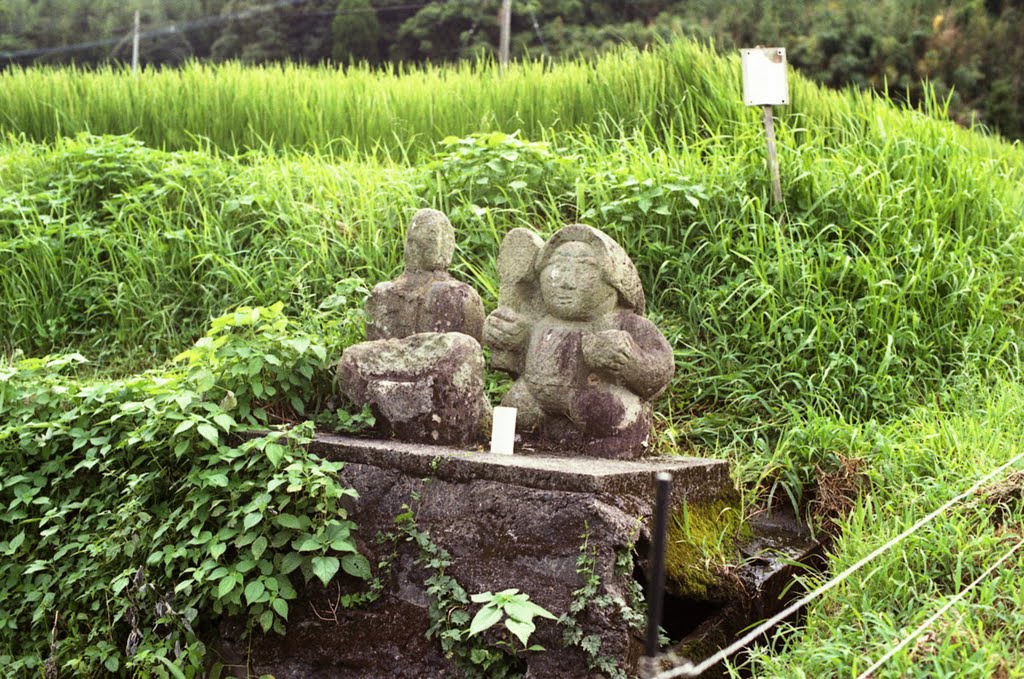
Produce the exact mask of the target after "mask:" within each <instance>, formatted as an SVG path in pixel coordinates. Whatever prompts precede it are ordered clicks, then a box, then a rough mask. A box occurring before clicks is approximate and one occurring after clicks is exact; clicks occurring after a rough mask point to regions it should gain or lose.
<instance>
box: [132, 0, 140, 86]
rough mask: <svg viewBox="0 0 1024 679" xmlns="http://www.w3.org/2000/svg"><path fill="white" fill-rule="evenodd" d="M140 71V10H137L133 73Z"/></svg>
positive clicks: (133, 47)
mask: <svg viewBox="0 0 1024 679" xmlns="http://www.w3.org/2000/svg"><path fill="white" fill-rule="evenodd" d="M138 72H139V10H135V29H134V30H133V31H132V73H133V74H134V73H138Z"/></svg>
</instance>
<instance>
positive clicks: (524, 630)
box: [505, 618, 537, 646]
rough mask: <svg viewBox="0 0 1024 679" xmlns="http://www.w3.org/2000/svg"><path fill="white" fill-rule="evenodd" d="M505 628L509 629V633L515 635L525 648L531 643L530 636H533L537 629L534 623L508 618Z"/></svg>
mask: <svg viewBox="0 0 1024 679" xmlns="http://www.w3.org/2000/svg"><path fill="white" fill-rule="evenodd" d="M505 627H507V628H508V631H509V632H511V633H512V634H514V635H515V637H516V639H519V641H520V642H521V643H522V644H523V646H526V645H527V644H528V643H529V641H530V635H531V634H533V631H534V630H535V629H537V627H536V625H534V624H533V623H532V622H527V621H522V620H513V619H512V618H507V619H506V620H505Z"/></svg>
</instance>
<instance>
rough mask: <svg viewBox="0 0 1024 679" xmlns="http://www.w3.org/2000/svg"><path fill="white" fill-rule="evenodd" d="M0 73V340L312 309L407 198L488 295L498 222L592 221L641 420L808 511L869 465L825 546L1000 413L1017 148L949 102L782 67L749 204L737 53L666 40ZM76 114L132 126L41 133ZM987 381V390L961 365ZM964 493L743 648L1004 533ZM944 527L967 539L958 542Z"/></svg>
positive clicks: (90, 349) (853, 662) (380, 236)
mask: <svg viewBox="0 0 1024 679" xmlns="http://www.w3.org/2000/svg"><path fill="white" fill-rule="evenodd" d="M0 84H2V85H3V87H0V125H2V126H3V127H4V129H6V130H9V131H11V132H13V133H14V134H12V135H10V136H9V137H8V138H7V139H6V140H4V141H3V142H0V350H3V351H8V352H9V351H12V350H21V351H25V352H27V353H30V354H40V353H44V352H48V351H53V350H59V349H64V348H76V349H79V350H84V351H86V352H87V353H90V354H92V355H97V354H98V355H100V356H101V358H103V359H104V360H106V361H109V362H113V363H115V364H117V365H119V367H120V368H121V369H127V368H129V367H137V366H139V365H140V364H143V365H148V364H151V363H155V362H159V361H161V360H162V359H163V358H165V357H167V356H169V355H172V354H173V353H175V352H177V351H179V350H181V349H182V348H184V347H185V346H187V345H188V344H189V343H190V342H191V341H192V340H194V339H195V338H196V337H198V336H199V335H200V334H201V332H202V330H203V328H204V326H205V324H206V321H207V320H208V319H209V318H211V317H213V316H218V315H220V314H222V313H223V312H224V311H226V310H228V309H230V308H232V307H234V306H236V305H240V304H268V303H271V302H274V301H277V300H284V301H286V302H287V303H288V304H289V305H291V307H292V309H291V310H292V311H293V312H299V313H304V314H314V313H321V314H330V313H333V311H332V309H334V308H336V306H337V304H338V300H339V299H341V300H342V303H344V304H347V305H354V304H357V303H358V302H359V300H357V299H355V298H354V297H353V291H354V290H358V284H357V283H353V282H351V281H349V280H347V279H351V278H353V277H359V278H361V279H363V280H364V281H365V282H366V283H367V284H371V283H375V282H377V281H380V280H384V279H387V278H390V277H392V276H394V275H395V273H396V271H397V270H398V269H399V267H400V264H401V251H402V239H403V234H404V226H405V224H406V222H407V220H408V218H409V217H410V216H411V215H412V213H413V212H414V211H415V210H416V209H418V208H420V207H424V206H432V207H436V208H439V209H442V210H444V211H446V212H447V213H448V214H449V215H451V217H452V220H453V222H454V224H455V226H456V229H457V232H458V240H459V248H458V254H457V258H456V259H457V261H456V265H455V272H456V274H457V275H458V276H460V277H461V278H463V279H465V280H468V281H469V282H471V283H473V284H474V286H475V287H476V288H477V289H478V290H479V291H480V292H481V295H482V296H483V297H484V300H485V304H486V305H487V306H488V307H491V306H493V304H494V303H495V301H496V290H497V282H496V273H495V270H494V255H495V252H496V250H497V246H498V244H499V243H500V240H501V237H502V235H503V234H504V233H505V232H506V231H507V230H508V229H510V228H512V227H514V226H529V227H532V228H535V229H537V230H538V231H541V232H544V233H550V232H552V231H554V230H555V229H557V228H558V227H559V226H561V225H563V224H565V223H566V222H570V221H577V220H580V221H585V222H587V223H591V224H593V225H595V226H598V227H600V228H602V229H604V230H606V231H608V232H609V233H611V234H612V235H613V236H614V237H615V238H616V239H617V240H618V241H619V242H621V243H622V244H623V246H624V247H625V249H626V250H627V251H628V252H629V253H630V255H631V256H632V257H633V259H634V260H635V261H636V263H637V266H638V270H639V272H640V274H641V277H642V279H643V284H644V288H645V290H646V291H647V295H648V301H649V309H650V311H649V314H650V315H651V316H652V317H653V318H654V319H655V320H656V321H657V323H658V324H659V326H660V327H661V328H662V329H663V330H664V331H665V333H666V335H667V336H668V338H669V340H670V342H671V344H672V346H673V347H674V350H675V356H676V363H677V372H676V377H675V380H674V383H673V385H672V386H671V388H670V390H669V393H668V394H667V396H666V397H665V398H663V399H662V400H661V401H660V402H659V414H660V417H659V420H658V426H659V434H660V441H661V442H662V444H664V445H666V447H668V446H682V447H684V448H686V449H687V450H691V451H692V450H694V449H696V450H698V451H699V452H703V453H708V454H716V455H728V456H730V457H731V458H732V460H733V462H734V464H735V467H736V470H737V472H736V475H737V477H738V480H739V481H740V482H741V483H745V484H748V485H749V486H750V487H756V488H760V489H761V490H762V491H763V492H764V493H765V494H767V495H773V496H774V497H783V496H788V497H789V498H790V499H791V501H792V502H793V504H795V505H797V506H799V507H801V508H811V509H812V510H813V509H814V508H815V507H820V506H822V503H824V502H827V501H828V500H829V498H828V497H827V494H825V493H824V489H826V488H828V482H829V479H833V480H834V479H836V478H840V479H841V478H844V477H843V474H845V473H847V472H849V471H850V470H851V469H853V470H857V469H860V470H863V471H864V472H865V474H866V478H867V485H866V488H870V489H872V491H873V495H872V496H871V497H872V499H871V500H869V501H865V502H862V503H861V504H859V505H856V506H855V507H854V511H853V513H852V514H851V515H850V517H849V518H848V519H843V518H842V517H841V516H838V517H834V518H835V521H836V522H837V524H836V525H838V526H839V527H840V528H842V529H845V530H846V531H847V534H848V535H849V536H850V537H849V542H848V543H843V542H841V543H839V547H838V553H839V557H838V558H839V561H837V563H846V562H847V561H852V560H855V559H856V558H857V556H858V555H859V554H860V553H863V552H864V551H865V550H866V549H869V548H870V546H871V544H872V541H877V540H880V539H882V534H883V533H886V532H891V533H895V532H898V531H899V529H900V525H903V524H909V523H910V522H912V521H913V520H914V517H916V516H919V515H920V514H922V513H924V512H926V511H927V509H928V508H930V507H931V506H934V505H935V504H937V503H938V501H939V500H940V499H942V498H943V497H948V495H945V496H944V495H943V493H945V492H946V491H947V490H948V488H949V486H951V485H955V484H956V483H957V482H958V481H957V480H958V479H959V478H960V477H962V476H964V475H967V474H969V473H970V471H971V470H972V469H975V468H977V469H983V468H986V467H989V466H991V465H994V464H996V463H997V462H998V460H1000V459H1006V458H1007V455H1006V453H1007V451H1008V450H1009V449H1010V448H1012V446H1013V443H1012V442H1013V441H1015V440H1018V439H1019V434H1020V432H1019V431H1018V430H1019V429H1020V427H1021V421H1022V420H1021V415H1020V412H1019V407H1017V404H1019V402H1020V389H1019V382H1020V381H1021V380H1020V378H1021V367H1022V366H1021V349H1022V348H1024V327H1022V321H1024V307H1022V303H1024V242H1022V239H1024V152H1022V150H1021V148H1020V147H1019V145H1015V146H1011V145H1008V144H1005V143H1003V142H1001V141H1000V140H998V139H996V138H992V137H988V136H985V135H983V134H978V133H975V132H971V131H968V130H964V129H961V128H958V127H956V126H954V125H952V124H950V123H948V122H944V121H942V120H941V118H942V117H943V113H944V110H943V103H942V102H939V101H935V100H931V101H930V102H929V103H928V104H927V107H926V111H925V112H917V111H906V110H899V109H897V108H895V107H894V106H892V105H890V104H889V103H887V102H885V101H883V100H881V99H879V98H878V97H876V96H873V95H869V94H862V93H855V92H842V93H836V92H829V91H825V90H822V89H820V88H818V87H816V86H814V85H812V84H810V83H808V82H807V81H805V80H803V79H801V78H799V77H796V78H794V79H793V82H792V83H791V87H792V100H793V105H792V106H791V107H787V108H785V109H782V110H780V111H779V112H778V113H779V115H778V122H777V134H778V137H779V146H780V156H781V159H782V172H783V189H784V195H785V205H784V206H783V207H780V208H775V207H773V206H772V205H771V204H770V202H769V188H768V181H767V173H766V168H765V161H764V151H763V144H764V141H763V134H762V131H761V129H760V125H759V120H758V113H757V112H756V111H752V110H748V109H746V108H744V107H743V106H742V105H741V103H740V97H739V68H738V63H737V62H736V60H735V59H721V58H719V57H716V56H714V55H713V54H712V53H711V51H710V50H708V49H707V48H704V47H700V46H696V45H693V44H690V43H683V42H681V43H675V44H672V45H668V46H664V47H662V48H659V49H657V50H653V51H650V52H629V51H623V52H619V53H615V54H612V55H609V56H606V57H603V58H601V59H600V60H598V61H597V62H595V63H593V64H590V63H582V62H576V63H566V64H559V65H554V66H550V65H542V64H521V65H518V66H516V67H514V68H512V69H510V70H509V72H508V73H507V74H505V75H499V74H498V73H497V72H496V71H495V70H494V69H493V68H492V67H490V66H486V65H482V66H481V65H461V66H458V67H456V68H454V69H445V70H442V69H434V68H425V69H413V70H408V71H402V72H397V71H391V72H384V73H377V72H370V71H367V70H364V69H359V68H353V69H349V70H348V71H347V72H339V71H333V70H328V69H323V68H319V69H318V68H300V67H290V66H289V67H275V68H257V69H246V68H242V67H240V66H237V65H225V66H221V67H208V66H200V65H192V66H190V67H188V68H186V69H184V70H182V71H169V70H168V71H156V72H147V73H143V74H141V75H140V76H139V77H138V78H132V77H131V76H130V75H128V74H126V73H123V72H119V71H112V70H106V71H102V70H101V71H98V72H81V71H74V70H58V69H50V70H26V71H9V72H7V73H5V74H3V75H0ZM515 130H519V134H518V136H512V135H511V133H512V132H514V131H515ZM83 131H91V132H92V133H129V132H130V133H132V136H116V137H99V136H90V135H83V136H80V137H76V138H69V137H67V136H65V135H70V134H73V133H77V132H83ZM489 131H490V132H494V134H482V135H481V134H474V133H480V132H489ZM506 133H508V134H506ZM449 134H454V135H457V136H459V137H462V138H461V139H456V140H451V139H448V140H446V139H445V136H446V135H449ZM32 140H37V141H32ZM140 140H142V141H140ZM143 141H144V142H145V144H148V146H146V145H143V143H142V142H143ZM324 300H328V303H326V304H325V303H324ZM968 378H969V379H970V380H976V383H972V386H971V387H970V388H964V387H963V386H962V385H963V383H964V380H968ZM993 384H994V385H996V396H995V397H993V398H994V399H995V400H993V401H992V402H989V401H987V400H985V399H984V398H982V397H980V396H978V395H977V394H979V393H983V392H984V391H985V389H986V388H987V387H989V386H990V385H993ZM965 394H968V396H965ZM972 394H973V396H971V395H972ZM1015 437H1016V438H1015ZM833 485H834V484H833ZM854 490H855V489H852V488H846V489H845V490H844V491H842V492H840V493H839V495H840V497H839V499H840V500H843V501H850V502H852V497H846V496H845V495H844V494H843V493H849V494H852V493H853V491H854ZM833 499H834V498H833ZM840 504H841V503H840ZM851 506H853V505H851ZM972 511H973V510H972ZM986 511H987V510H985V509H984V508H982V509H981V510H978V511H973V513H972V512H971V511H969V512H967V513H964V514H961V515H958V516H956V517H954V518H953V519H951V520H950V522H948V523H947V524H944V525H943V526H942V527H940V529H939V534H938V535H937V536H923V537H922V538H921V540H920V541H919V542H917V543H915V545H914V546H915V549H918V551H917V552H914V553H912V554H911V555H910V556H908V557H906V559H905V560H904V561H899V560H898V559H894V560H891V561H888V562H886V563H884V564H882V566H881V567H880V568H881V569H882V571H881V572H883V573H885V574H886V576H887V577H888V578H889V583H895V584H893V585H891V586H887V584H886V583H883V584H878V582H877V581H876V582H875V583H869V582H865V583H863V585H862V588H863V589H862V590H861V591H852V592H841V593H840V594H839V595H837V596H836V597H834V598H832V599H829V600H828V601H827V602H825V603H823V604H822V608H820V609H819V611H818V612H817V613H814V614H812V615H814V616H817V617H816V618H815V621H814V622H812V624H811V625H810V628H809V632H808V633H807V635H806V636H805V637H803V638H796V637H794V640H793V642H792V644H791V645H790V647H789V650H786V651H785V652H784V653H783V654H782V655H779V656H778V657H774V658H760V659H758V660H757V661H756V662H757V665H756V667H757V668H758V669H759V670H764V673H765V674H771V675H789V674H794V667H795V666H796V665H801V666H805V667H807V668H808V669H807V670H806V672H805V674H806V675H811V674H821V673H825V674H830V673H838V674H844V675H845V674H848V673H849V672H850V671H851V668H852V667H862V666H863V663H862V662H861V661H860V660H858V658H859V657H860V656H861V655H863V654H865V653H869V654H870V653H874V652H875V651H878V650H880V647H881V645H882V644H884V642H886V641H887V640H888V639H889V638H890V637H892V636H893V634H894V633H895V632H896V631H897V630H899V629H901V625H904V623H897V622H896V616H897V615H899V614H901V613H902V611H903V608H904V607H905V608H906V610H908V611H910V613H911V614H912V616H911V617H913V616H918V617H920V616H923V615H925V614H926V613H925V609H926V606H925V604H926V603H927V602H928V601H930V600H933V599H935V598H937V597H940V596H943V595H945V594H946V593H948V592H949V591H951V590H952V589H953V588H955V587H956V586H958V585H959V584H961V583H962V581H963V578H964V577H965V575H964V574H968V573H973V572H975V571H977V570H978V563H975V561H977V560H980V561H984V558H982V557H985V558H987V556H988V555H989V554H990V553H994V552H995V551H997V550H996V548H997V547H998V546H999V545H998V544H997V543H998V538H999V534H998V531H999V530H1001V529H1000V528H998V527H993V526H995V524H991V522H989V523H986V522H987V521H989V514H988V513H986ZM1011 511H1013V512H1016V514H1013V516H1015V517H1016V516H1018V514H1019V508H1018V509H1011ZM877 517H883V520H884V522H885V523H886V526H888V527H887V528H886V529H885V530H884V531H881V530H879V529H878V528H877ZM954 548H956V549H963V550H965V551H969V553H970V554H972V555H975V556H976V557H977V559H975V556H972V557H971V558H970V559H968V558H966V557H964V558H961V559H960V561H959V562H958V569H957V570H956V572H955V573H954V574H950V572H949V571H948V569H947V568H946V567H945V566H942V565H941V564H944V563H945V562H946V561H948V558H949V554H950V552H951V551H952V550H953V549H954ZM906 564H909V565H910V568H909V569H908V568H906ZM937 564H940V565H937ZM1019 570H1020V569H1019V568H1016V569H1015V570H1014V572H1015V573H1016V572H1019ZM906 571H909V573H908V572H906ZM904 576H906V577H904ZM1013 577H1016V576H1013ZM1012 582H1019V578H1017V579H1016V580H1012ZM894 591H895V592H897V594H899V593H902V592H909V593H910V594H909V599H907V601H909V602H910V604H912V605H905V604H904V603H899V604H893V603H892V602H893V601H895V599H894V598H893V596H894V595H893V594H892V593H893V592H894ZM984 596H986V597H989V598H988V599H986V601H989V603H990V605H991V607H993V608H992V610H997V609H998V611H997V612H998V614H993V615H989V614H988V613H984V612H981V613H979V615H982V618H981V619H983V620H985V621H991V624H992V625H994V626H996V627H998V628H999V629H1010V628H1008V627H1005V625H1016V628H1015V629H1019V627H1020V625H1019V622H1020V621H1019V619H1018V618H1019V616H1015V615H1014V614H1012V612H1011V613H1006V614H1004V613H1005V608H1006V606H1008V605H1010V604H1012V601H1009V600H1008V599H1007V598H1006V597H1004V596H1002V595H1000V593H999V592H998V591H995V590H991V589H990V590H985V593H984ZM901 601H902V600H901ZM1008 601H1009V603H1008ZM890 604H892V605H890ZM836 610H841V611H843V612H844V614H843V615H842V616H839V617H837V616H836V615H835V611H836ZM978 610H980V609H978ZM873 611H880V613H878V614H877V615H876V614H875V613H874V612H873ZM872 615H876V618H871V616H872ZM986 624H989V623H988V622H986ZM1000 625H1004V627H999V626H1000ZM833 628H834V629H833ZM943 634H945V631H944V632H943ZM858 635H860V636H859V637H858ZM865 635H868V636H870V638H871V639H873V641H865V638H866V637H865ZM954 637H955V634H954V633H953V632H949V634H946V636H940V637H938V638H940V639H942V640H943V644H946V642H949V644H950V646H949V647H950V648H953V649H956V652H955V653H954V652H952V651H951V652H949V653H946V652H944V651H943V652H936V653H935V654H933V655H934V658H936V659H937V660H936V661H935V663H936V664H935V667H934V668H932V669H935V668H938V669H937V670H936V671H935V672H934V673H935V674H942V673H943V672H947V670H949V669H950V668H955V667H956V662H957V658H958V657H962V654H961V655H957V654H959V653H960V651H962V650H963V649H965V648H967V647H966V646H965V645H964V644H963V643H961V641H962V639H960V638H954ZM1011 637H1012V634H1010V633H1007V634H1002V632H998V633H992V634H988V635H987V636H985V637H984V639H983V643H982V642H979V643H978V644H976V645H975V647H973V648H974V650H972V651H970V652H971V653H972V654H973V655H970V656H969V659H970V667H972V668H975V669H977V671H978V672H979V673H985V672H988V673H993V672H995V673H998V671H1000V670H999V668H998V667H997V664H993V663H992V662H989V660H990V659H991V657H994V655H993V654H994V653H997V651H998V649H999V648H1004V649H1007V648H1013V649H1019V643H1018V644H1017V645H1016V646H1012V643H1015V641H1014V638H1011ZM1018 637H1019V635H1018ZM979 638H980V637H979ZM1018 641H1019V640H1018ZM942 647H943V648H945V647H946V646H945V645H943V646H942ZM993 648H995V649H997V651H992V649H993ZM978 649H980V650H978ZM968 650H970V649H968ZM964 652H965V653H966V652H967V651H964ZM1014 654H1016V655H1014ZM1005 655H1006V657H1008V658H1012V659H1013V661H1014V662H1019V651H1018V650H1013V651H1012V652H1010V651H1007V652H1006V653H1005ZM929 657H931V656H929ZM914 662H916V660H915V659H914V658H913V657H911V656H907V657H905V658H902V659H901V660H899V661H898V662H897V664H896V665H895V666H894V667H896V668H897V669H896V670H895V671H896V672H900V671H909V670H908V669H907V668H909V667H911V666H912V665H913V663H914ZM858 663H859V664H858ZM901 663H902V664H901ZM913 666H914V667H917V665H913ZM914 671H916V670H914ZM948 673H949V672H947V674H948Z"/></svg>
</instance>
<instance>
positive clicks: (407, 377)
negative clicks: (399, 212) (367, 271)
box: [337, 210, 491, 445]
mask: <svg viewBox="0 0 1024 679" xmlns="http://www.w3.org/2000/svg"><path fill="white" fill-rule="evenodd" d="M454 251H455V232H454V229H453V228H452V225H451V222H449V221H448V218H447V217H445V216H444V214H442V213H440V212H438V211H437V210H420V211H419V212H417V213H416V215H415V216H414V217H413V219H412V223H411V224H410V225H409V229H408V231H407V233H406V241H405V272H404V273H403V274H402V275H401V276H399V277H398V278H397V279H396V280H394V281H390V282H387V283H380V284H379V285H377V286H375V287H374V288H373V292H372V293H371V294H370V298H369V300H368V301H367V304H366V310H367V313H368V315H369V320H368V322H367V324H366V335H367V339H368V340H369V341H367V342H362V343H360V344H356V345H353V346H350V347H348V348H347V349H345V351H344V353H343V354H342V357H341V361H340V362H339V363H338V371H337V377H338V382H339V385H340V387H341V390H342V392H343V393H344V394H345V395H346V397H348V399H349V400H350V401H352V402H353V403H355V404H357V405H359V406H363V405H370V406H371V408H372V409H373V412H374V414H375V415H376V416H377V421H378V425H379V428H380V429H381V430H383V433H385V434H388V435H391V436H395V437H397V438H399V439H402V440H406V441H417V442H422V443H440V444H448V445H469V444H473V443H476V442H478V441H480V440H482V438H483V437H484V435H485V433H486V431H487V428H488V427H489V423H490V417H491V407H490V404H489V403H488V401H487V397H486V395H485V394H484V380H483V373H484V360H483V352H482V350H481V349H480V338H481V336H482V335H483V324H484V307H483V303H482V302H481V301H480V296H479V295H478V294H477V293H476V291H475V290H473V288H471V287H470V286H468V285H466V284H465V283H461V282H459V281H457V280H455V279H454V278H452V277H451V275H449V274H448V266H449V265H450V264H451V261H452V254H453V253H454Z"/></svg>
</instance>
